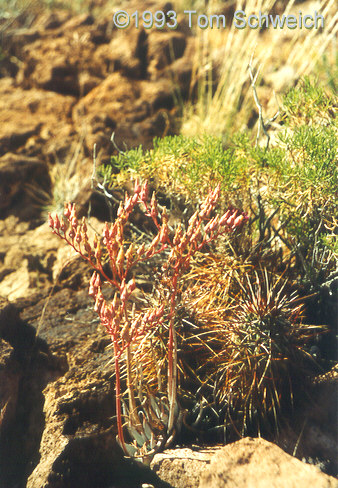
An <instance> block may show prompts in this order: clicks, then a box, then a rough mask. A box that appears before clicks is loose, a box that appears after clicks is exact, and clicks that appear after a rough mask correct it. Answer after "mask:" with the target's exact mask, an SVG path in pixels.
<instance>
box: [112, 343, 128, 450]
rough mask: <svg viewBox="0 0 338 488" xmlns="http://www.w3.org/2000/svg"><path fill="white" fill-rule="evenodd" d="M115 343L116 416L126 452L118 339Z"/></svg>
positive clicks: (119, 436)
mask: <svg viewBox="0 0 338 488" xmlns="http://www.w3.org/2000/svg"><path fill="white" fill-rule="evenodd" d="M113 343H114V359H115V376H116V381H115V402H116V418H117V435H118V438H119V441H120V443H121V446H122V448H123V450H124V451H125V452H126V447H125V443H124V437H123V428H122V412H121V383H120V365H119V354H118V348H117V344H116V341H114V342H113Z"/></svg>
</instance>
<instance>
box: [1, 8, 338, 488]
mask: <svg viewBox="0 0 338 488" xmlns="http://www.w3.org/2000/svg"><path fill="white" fill-rule="evenodd" d="M94 4H96V2H93V5H94ZM94 6H98V2H97V4H96V5H94ZM33 7H34V8H33ZM129 7H130V8H132V9H133V10H134V9H135V10H140V11H141V10H142V11H144V10H145V9H146V8H149V9H150V10H163V11H168V10H170V9H171V8H172V6H171V5H170V4H168V3H166V4H160V3H152V2H150V3H149V2H148V3H142V4H139V3H135V4H132V5H131V4H129V5H128V8H129ZM233 8H234V6H233V4H232V3H231V2H227V3H226V5H225V6H224V12H225V14H226V15H228V16H231V15H232V12H233ZM279 8H280V9H281V8H282V6H279ZM0 22H1V25H0V36H1V50H0V296H1V300H0V341H1V342H0V412H1V413H0V488H24V487H27V488H40V487H45V488H47V487H48V488H80V487H81V488H86V487H87V488H108V487H110V488H113V487H116V488H117V487H121V488H122V487H123V488H127V487H130V488H136V487H141V486H149V485H153V486H154V487H159V488H160V487H168V488H169V487H170V486H172V487H177V488H178V487H182V488H183V487H185V488H186V487H190V486H191V487H195V486H196V487H197V486H200V487H201V488H202V487H216V486H217V487H221V486H229V487H230V486H236V487H245V486H255V487H260V486H261V487H263V486H267V485H268V484H269V485H271V486H276V487H277V486H278V487H282V486H283V487H284V486H290V487H291V486H296V485H297V486H298V487H301V486H304V487H305V486H309V484H310V483H311V484H313V485H315V486H318V487H333V486H338V483H337V480H336V479H335V478H334V476H337V472H338V470H337V468H338V466H337V425H336V407H337V395H336V385H337V371H336V370H332V371H331V372H329V373H326V374H325V375H322V376H321V377H318V378H317V379H316V381H314V383H313V391H312V393H313V395H312V398H313V401H312V402H309V403H308V404H307V405H306V407H304V408H305V410H304V411H301V412H297V414H296V415H295V418H294V419H293V422H291V423H290V425H288V426H287V427H285V429H284V430H283V431H282V432H280V434H279V436H278V438H275V439H273V440H274V442H275V444H272V443H271V444H269V443H268V441H264V440H262V439H260V440H258V439H251V438H246V439H243V440H241V441H239V442H238V443H235V444H231V445H229V446H225V447H222V446H216V447H213V448H210V447H205V446H204V447H202V446H189V448H186V447H185V448H182V449H178V450H172V451H170V452H168V453H165V454H163V455H158V456H156V457H155V459H154V460H153V463H152V467H153V470H152V471H151V470H149V469H148V468H146V467H144V466H141V465H138V464H137V463H135V462H132V461H130V460H127V459H125V458H124V457H123V455H122V452H121V451H120V448H119V447H118V446H117V444H116V441H115V435H116V431H115V423H114V419H113V416H114V413H115V412H114V401H113V395H114V393H113V391H114V378H113V367H112V364H111V357H112V352H111V349H110V348H109V344H110V340H109V337H108V336H106V334H105V333H104V331H103V330H102V327H101V325H100V324H99V321H98V318H97V315H96V314H95V313H94V312H93V310H92V300H91V298H90V297H88V293H87V286H88V280H89V278H90V275H91V271H90V270H89V269H88V268H87V266H86V265H84V264H83V263H82V261H81V260H80V259H79V258H78V257H77V256H76V255H73V254H72V253H70V252H69V250H68V249H66V248H65V246H64V245H63V243H62V242H61V241H60V240H59V239H58V238H57V237H56V236H54V235H52V234H51V232H50V230H49V228H48V224H47V223H46V209H53V210H60V208H62V206H63V202H64V200H72V201H76V202H77V204H78V206H79V208H80V209H81V212H82V214H83V215H84V214H86V213H87V211H88V206H89V202H90V204H91V212H92V224H93V226H94V227H95V228H96V229H100V228H101V227H102V222H103V221H104V220H105V219H107V218H109V214H108V213H107V209H106V206H105V203H104V199H103V197H102V195H101V194H99V193H97V192H95V191H94V190H93V189H92V187H91V175H92V171H93V147H94V144H96V145H97V159H98V161H99V163H105V162H109V160H110V156H111V155H112V154H116V152H117V149H116V147H118V148H120V149H122V150H125V149H126V148H131V147H136V146H138V145H140V144H142V145H143V147H145V148H147V147H151V146H152V142H153V139H154V137H162V136H164V135H169V134H174V133H177V132H179V130H180V125H181V122H182V121H181V120H180V118H179V117H180V114H181V110H182V107H181V106H180V104H178V103H177V100H178V98H179V99H180V100H181V101H182V103H183V102H184V101H187V100H188V99H190V100H191V97H192V96H195V95H196V85H194V84H193V74H194V60H195V58H194V53H196V43H195V35H194V33H193V32H192V31H191V30H190V29H189V27H188V26H187V22H186V19H185V18H184V17H183V15H181V16H180V17H179V25H178V28H177V30H175V31H165V30H164V31H157V30H150V31H146V30H144V29H140V30H136V29H126V30H123V31H119V30H117V29H116V28H115V27H114V26H113V23H112V13H111V12H110V11H109V9H108V11H107V10H106V11H105V13H104V14H102V15H100V16H94V15H93V14H92V13H88V12H86V13H81V14H77V15H75V14H74V13H72V12H71V11H70V10H65V9H64V10H62V9H55V10H54V9H51V10H50V9H41V8H40V9H39V8H38V9H36V7H35V5H33V4H32V8H31V9H28V10H25V11H24V12H23V13H22V14H18V15H16V16H14V17H13V18H10V19H8V18H6V17H2V18H0ZM285 42H286V43H287V42H288V39H285ZM216 64H217V63H216ZM283 69H284V68H283ZM297 77H298V74H297V71H296V70H295V69H292V68H290V67H288V68H287V69H286V70H285V69H284V70H282V69H281V67H280V66H278V70H277V71H276V72H271V73H270V74H269V73H268V75H267V77H266V80H265V83H263V84H262V86H261V88H260V96H261V101H262V104H263V107H264V110H265V109H266V110H269V109H271V104H270V105H269V103H270V99H269V98H270V95H269V94H271V92H272V90H273V88H275V89H276V90H277V91H278V90H279V91H282V90H284V89H285V88H286V86H287V85H289V86H290V85H293V84H294V83H295V82H296V80H297V79H298V78H297ZM194 94H195V95H194ZM252 107H253V108H252V113H251V115H252V116H251V117H250V118H249V120H250V124H252V125H253V124H254V123H255V121H257V116H258V115H257V110H255V109H254V104H253V105H252ZM112 133H114V143H113V142H112V141H111V136H112ZM122 195H123V192H122V189H121V191H120V190H119V189H117V190H116V193H115V196H116V198H119V197H121V196H122ZM108 292H109V291H108ZM270 440H272V439H270ZM276 444H277V445H276ZM277 446H279V447H277ZM291 456H295V457H297V458H298V460H297V459H295V457H291ZM301 460H303V461H307V462H308V463H310V464H305V463H301ZM311 464H312V465H311ZM313 464H316V466H314V465H313ZM277 466H278V468H277ZM323 471H324V473H326V474H324V473H323Z"/></svg>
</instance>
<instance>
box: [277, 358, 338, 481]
mask: <svg viewBox="0 0 338 488" xmlns="http://www.w3.org/2000/svg"><path fill="white" fill-rule="evenodd" d="M337 393H338V368H337V366H336V367H334V368H333V369H332V370H331V371H329V372H328V373H326V374H324V375H322V376H319V377H318V378H316V380H315V381H314V385H313V388H312V391H310V392H309V398H310V401H309V400H308V399H307V401H306V402H304V405H302V408H300V409H298V413H296V414H295V416H294V418H293V421H292V422H291V423H290V424H289V425H287V426H286V427H285V428H284V429H282V430H281V432H280V434H279V436H278V437H277V439H276V443H277V444H278V445H279V446H280V447H282V449H284V450H285V451H286V452H288V453H289V454H293V455H294V456H296V457H297V458H299V459H303V460H306V461H307V462H310V463H315V464H317V465H319V466H320V467H321V469H322V470H324V471H325V472H326V473H328V474H330V475H333V476H338V458H337V452H338V419H337V410H338V395H337Z"/></svg>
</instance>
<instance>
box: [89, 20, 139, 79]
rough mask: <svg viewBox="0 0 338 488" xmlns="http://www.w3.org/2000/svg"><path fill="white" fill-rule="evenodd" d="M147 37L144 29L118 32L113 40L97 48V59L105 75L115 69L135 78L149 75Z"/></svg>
mask: <svg viewBox="0 0 338 488" xmlns="http://www.w3.org/2000/svg"><path fill="white" fill-rule="evenodd" d="M147 39H148V35H147V34H146V32H145V31H144V30H143V29H140V30H138V29H135V30H133V31H131V32H126V31H124V30H122V31H119V32H117V33H116V34H115V35H114V37H113V39H112V40H111V42H110V43H109V44H107V45H103V46H100V47H98V48H97V50H96V51H95V60H96V62H97V64H99V65H100V66H101V69H102V70H103V72H104V74H105V75H108V74H110V73H113V72H114V71H119V72H121V74H122V75H124V76H126V77H130V78H133V79H145V78H146V77H147Z"/></svg>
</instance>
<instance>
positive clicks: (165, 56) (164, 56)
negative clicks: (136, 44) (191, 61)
mask: <svg viewBox="0 0 338 488" xmlns="http://www.w3.org/2000/svg"><path fill="white" fill-rule="evenodd" d="M185 47H186V38H185V36H184V34H181V33H179V32H175V31H174V32H164V31H152V32H151V33H150V35H149V37H148V60H149V61H148V63H149V71H150V73H154V72H155V73H156V71H158V70H162V69H163V68H164V67H165V66H168V65H170V64H171V63H173V62H174V61H176V60H177V59H179V58H181V57H182V56H183V54H184V50H185Z"/></svg>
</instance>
